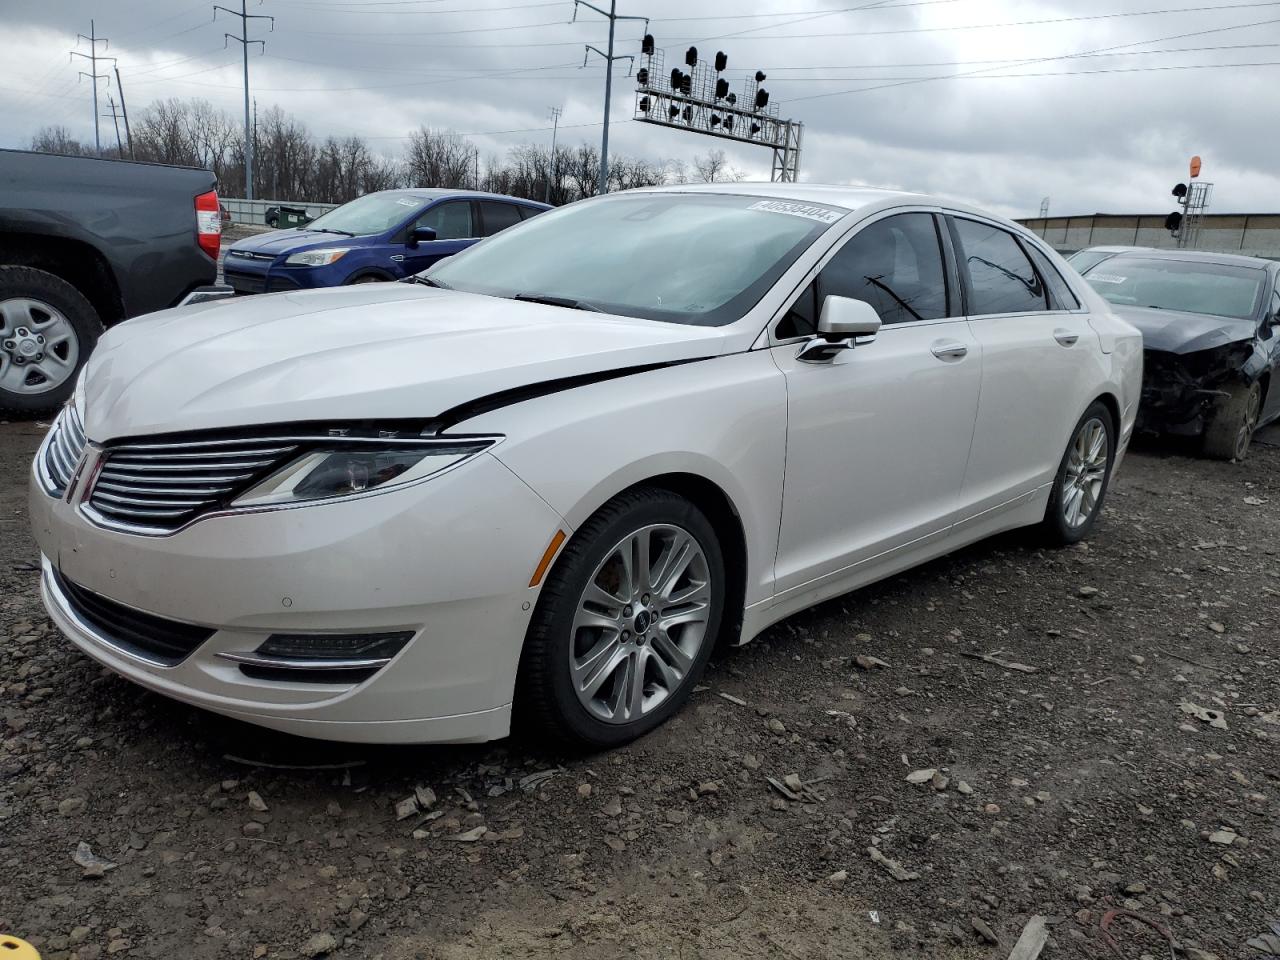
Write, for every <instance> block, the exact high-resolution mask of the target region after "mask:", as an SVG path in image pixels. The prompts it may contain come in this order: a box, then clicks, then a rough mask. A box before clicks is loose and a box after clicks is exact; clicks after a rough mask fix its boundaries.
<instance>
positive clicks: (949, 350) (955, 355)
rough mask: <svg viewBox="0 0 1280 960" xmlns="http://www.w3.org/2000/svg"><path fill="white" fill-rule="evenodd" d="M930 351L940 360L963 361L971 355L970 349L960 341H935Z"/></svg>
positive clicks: (930, 346)
mask: <svg viewBox="0 0 1280 960" xmlns="http://www.w3.org/2000/svg"><path fill="white" fill-rule="evenodd" d="M929 350H930V351H931V352H932V353H933V355H934V356H935V357H937V358H938V359H939V360H963V359H964V358H965V357H966V356H968V355H969V348H968V347H966V346H965V345H964V344H963V343H961V342H960V341H959V340H935V341H933V343H931V344H930V345H929Z"/></svg>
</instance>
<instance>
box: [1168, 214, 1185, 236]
mask: <svg viewBox="0 0 1280 960" xmlns="http://www.w3.org/2000/svg"><path fill="white" fill-rule="evenodd" d="M1164 228H1165V229H1166V230H1168V231H1169V232H1170V233H1177V232H1178V231H1179V230H1180V229H1181V228H1182V214H1180V213H1178V212H1177V211H1174V212H1173V213H1171V214H1169V215H1168V216H1167V217H1165V218H1164Z"/></svg>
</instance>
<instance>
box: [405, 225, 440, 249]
mask: <svg viewBox="0 0 1280 960" xmlns="http://www.w3.org/2000/svg"><path fill="white" fill-rule="evenodd" d="M435 238H436V230H435V227H414V228H413V232H412V233H411V234H409V245H410V246H413V247H416V246H417V245H418V244H420V243H430V242H431V241H432V240H434V239H435Z"/></svg>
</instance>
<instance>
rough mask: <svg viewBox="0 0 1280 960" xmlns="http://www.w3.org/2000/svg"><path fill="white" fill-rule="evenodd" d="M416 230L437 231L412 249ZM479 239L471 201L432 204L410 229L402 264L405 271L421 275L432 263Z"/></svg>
mask: <svg viewBox="0 0 1280 960" xmlns="http://www.w3.org/2000/svg"><path fill="white" fill-rule="evenodd" d="M417 227H430V228H431V229H433V230H434V231H435V232H436V238H435V239H434V240H429V241H426V242H423V243H419V244H417V245H416V246H415V245H414V242H413V239H412V238H413V231H414V230H415V229H416V228H417ZM479 237H480V231H479V227H478V224H477V223H476V212H475V209H474V205H473V204H472V202H471V201H470V200H463V199H458V200H441V201H439V202H437V203H433V204H432V205H431V206H430V207H428V208H427V209H426V210H424V211H423V212H422V215H421V216H419V217H418V219H417V220H416V221H414V223H413V224H412V225H411V226H410V227H409V231H408V238H409V239H408V240H407V242H406V243H405V247H404V253H403V254H402V255H403V257H404V260H403V261H401V262H402V265H403V267H404V272H405V273H406V274H413V273H421V272H422V271H423V270H425V269H427V267H429V266H431V265H432V264H433V263H436V262H437V261H440V260H443V259H444V258H445V257H451V256H453V255H454V254H455V253H461V252H462V251H463V250H465V249H467V247H469V246H471V244H473V243H475V242H476V240H478V239H479Z"/></svg>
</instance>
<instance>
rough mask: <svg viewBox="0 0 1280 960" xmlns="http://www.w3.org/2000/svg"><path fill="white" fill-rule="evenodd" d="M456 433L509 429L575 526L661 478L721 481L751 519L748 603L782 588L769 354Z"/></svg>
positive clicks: (503, 416) (544, 405)
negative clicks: (776, 576) (777, 571)
mask: <svg viewBox="0 0 1280 960" xmlns="http://www.w3.org/2000/svg"><path fill="white" fill-rule="evenodd" d="M452 429H453V430H454V431H457V432H477V433H501V434H503V435H505V436H506V438H507V439H506V441H504V442H503V443H502V444H500V445H499V446H497V447H495V448H494V450H493V455H494V456H495V457H496V458H497V459H499V460H500V461H501V462H502V463H503V464H505V465H506V466H507V467H508V468H509V469H510V470H511V471H512V472H513V473H515V474H516V475H517V476H518V477H520V478H521V479H522V480H523V481H524V482H525V483H527V484H528V485H529V486H530V487H531V488H532V489H533V490H534V492H536V493H537V494H538V495H539V496H541V497H542V498H543V499H544V500H546V501H547V503H549V504H551V506H552V507H553V508H554V509H555V510H556V511H557V512H558V513H560V514H561V515H562V516H563V517H564V518H565V519H566V521H567V522H568V523H570V524H571V525H573V527H574V528H577V527H578V526H580V525H581V524H582V523H583V522H584V521H586V520H587V518H588V517H590V516H591V515H592V514H593V513H594V512H595V511H596V510H598V509H599V508H600V507H601V506H602V505H604V504H605V503H607V502H608V501H609V500H610V499H611V498H612V497H614V496H615V495H617V494H618V493H619V492H621V491H622V490H625V489H627V488H628V487H632V486H635V485H636V484H639V483H643V482H644V481H645V480H647V479H650V478H652V477H656V476H660V475H663V474H671V473H686V474H693V475H695V476H699V477H702V478H704V479H706V480H708V481H710V482H712V483H714V484H715V485H716V486H718V487H719V488H720V489H721V490H722V491H723V492H724V493H725V495H726V497H728V499H729V500H730V501H731V503H732V504H733V505H734V506H735V508H736V509H737V512H738V515H739V518H740V519H741V521H742V527H743V532H744V534H745V537H746V541H747V558H746V566H747V578H746V602H747V604H751V603H754V602H757V601H759V600H764V599H768V598H769V597H771V596H772V595H773V566H774V559H775V555H776V552H777V543H778V525H779V521H780V518H781V508H782V482H783V471H784V467H785V459H786V429H787V394H786V383H785V380H784V379H783V376H782V374H781V373H780V372H779V370H778V368H777V367H776V366H775V365H774V363H773V362H772V359H771V358H770V357H769V354H768V353H767V352H766V351H752V352H748V353H738V354H730V355H727V356H721V357H715V358H711V359H708V360H702V361H697V362H693V363H685V364H681V365H678V366H673V367H664V368H660V369H656V370H650V371H647V372H643V373H638V374H632V375H624V376H620V377H617V378H615V379H610V380H606V381H603V382H599V383H592V384H589V385H585V386H579V387H571V388H567V389H565V390H562V391H560V392H557V393H553V394H550V395H547V396H541V397H537V398H535V399H531V400H527V401H525V402H523V403H518V404H515V405H513V406H507V407H503V408H501V409H498V410H493V411H490V412H488V413H484V414H481V415H479V416H476V417H473V418H471V419H469V420H466V421H464V422H461V423H458V424H456V425H455V426H454V427H453V428H452Z"/></svg>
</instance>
